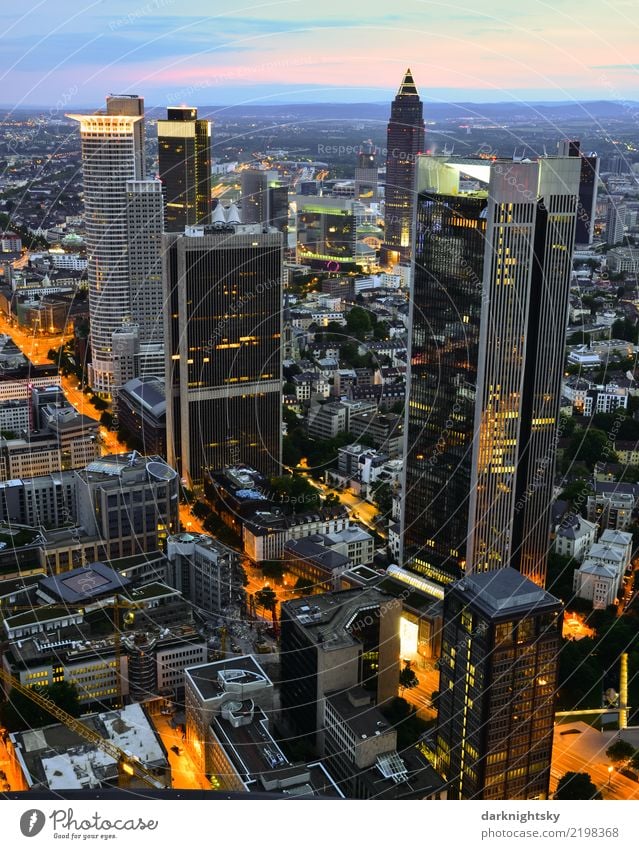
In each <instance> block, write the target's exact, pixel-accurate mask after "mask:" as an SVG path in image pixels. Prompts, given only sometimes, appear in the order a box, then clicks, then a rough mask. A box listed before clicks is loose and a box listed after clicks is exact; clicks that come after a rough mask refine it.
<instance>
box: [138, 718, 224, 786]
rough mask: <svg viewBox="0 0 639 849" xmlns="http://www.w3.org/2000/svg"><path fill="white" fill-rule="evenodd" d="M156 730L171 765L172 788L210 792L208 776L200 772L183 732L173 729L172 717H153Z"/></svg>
mask: <svg viewBox="0 0 639 849" xmlns="http://www.w3.org/2000/svg"><path fill="white" fill-rule="evenodd" d="M151 720H152V722H153V725H154V726H155V730H156V731H157V732H158V734H159V735H160V737H161V738H162V743H163V744H164V748H165V749H166V751H167V754H168V757H169V764H170V765H171V787H172V788H173V789H174V790H210V789H211V785H210V784H209V782H208V781H207V780H206V776H205V775H204V774H203V773H202V772H200V770H199V769H198V767H197V765H196V762H195V760H194V759H193V757H192V756H191V752H190V751H189V748H188V747H187V745H186V743H185V741H184V740H183V739H182V732H181V731H178V730H177V729H176V728H171V725H170V720H171V717H170V716H164V715H163V714H161V713H159V714H156V715H155V716H152V717H151ZM171 746H177V747H178V749H179V750H180V754H179V755H177V754H176V753H175V752H173V751H172V750H171Z"/></svg>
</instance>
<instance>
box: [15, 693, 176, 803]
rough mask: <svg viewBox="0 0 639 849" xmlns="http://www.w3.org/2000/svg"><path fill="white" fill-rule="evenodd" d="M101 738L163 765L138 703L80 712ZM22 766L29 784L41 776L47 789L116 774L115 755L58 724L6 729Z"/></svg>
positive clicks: (110, 778) (159, 746)
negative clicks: (23, 728) (14, 732)
mask: <svg viewBox="0 0 639 849" xmlns="http://www.w3.org/2000/svg"><path fill="white" fill-rule="evenodd" d="M82 722H83V723H84V724H85V725H88V726H89V728H91V729H93V730H94V731H97V732H98V734H100V735H101V736H102V737H103V738H104V739H105V740H108V741H110V742H111V743H112V744H114V745H115V746H117V747H118V748H120V749H122V750H123V751H126V752H127V753H129V754H130V755H133V756H134V757H136V758H138V759H139V760H140V761H141V763H142V764H143V765H144V766H146V767H147V768H148V767H152V768H157V767H164V768H166V769H168V760H167V756H166V751H165V750H164V747H163V746H162V743H161V741H160V740H159V738H158V736H157V735H156V733H155V731H154V730H153V726H152V725H151V723H150V721H149V720H148V718H147V716H146V714H145V713H144V711H143V709H142V707H141V706H140V705H139V704H131V705H127V706H126V707H124V708H122V709H121V710H114V711H108V712H106V713H96V714H91V715H88V716H83V717H82ZM11 739H12V740H13V741H14V745H15V746H16V749H17V750H18V752H19V754H20V757H21V758H22V760H23V761H24V764H25V766H26V769H27V782H28V784H29V786H32V785H34V784H36V783H40V782H44V783H46V785H47V786H48V787H49V789H51V790H70V789H81V788H89V787H99V786H100V785H101V784H102V783H104V782H111V781H114V780H115V779H116V778H117V774H118V769H117V764H116V761H115V760H114V759H113V758H111V757H110V756H109V755H107V754H105V753H103V752H101V751H100V750H99V749H97V748H96V747H95V746H93V745H92V744H90V743H87V742H86V741H85V740H84V738H82V737H80V736H79V735H78V734H76V733H74V732H73V731H71V729H69V728H67V727H66V726H65V725H62V724H55V725H47V726H45V727H44V728H38V729H33V730H29V731H23V732H19V733H16V734H12V735H11Z"/></svg>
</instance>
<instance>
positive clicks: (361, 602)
mask: <svg viewBox="0 0 639 849" xmlns="http://www.w3.org/2000/svg"><path fill="white" fill-rule="evenodd" d="M394 601H395V599H394V598H393V597H392V596H390V595H386V594H384V593H382V592H379V591H378V590H377V589H375V588H374V587H366V588H362V587H355V588H353V589H350V590H340V591H338V592H330V593H323V594H321V595H313V596H309V597H307V598H299V599H292V600H291V601H286V602H284V603H283V604H282V611H283V612H284V611H285V612H286V614H287V615H288V617H289V618H290V619H292V620H293V621H294V622H296V623H297V625H298V626H301V627H302V628H304V630H305V631H306V633H307V634H308V635H309V636H310V637H311V639H312V640H313V641H314V642H315V643H317V644H318V645H321V647H322V648H323V649H324V650H325V651H331V650H334V649H338V648H343V647H345V646H352V645H356V644H357V643H358V642H359V641H358V640H357V639H356V638H355V637H353V636H352V634H350V633H349V631H348V630H347V629H348V627H349V626H350V625H351V623H352V622H353V620H354V619H355V618H356V616H357V614H358V613H359V612H360V611H364V610H373V609H376V608H381V607H383V606H384V605H386V604H392V603H393V602H394Z"/></svg>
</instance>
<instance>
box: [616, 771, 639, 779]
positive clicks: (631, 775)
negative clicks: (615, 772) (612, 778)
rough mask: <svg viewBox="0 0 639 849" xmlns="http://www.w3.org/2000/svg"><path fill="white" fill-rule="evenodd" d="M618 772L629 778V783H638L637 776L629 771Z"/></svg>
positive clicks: (638, 777)
mask: <svg viewBox="0 0 639 849" xmlns="http://www.w3.org/2000/svg"><path fill="white" fill-rule="evenodd" d="M619 772H620V773H621V774H622V775H625V776H626V778H629V779H630V780H631V781H639V775H637V773H636V772H633V771H632V770H631V769H620V770H619Z"/></svg>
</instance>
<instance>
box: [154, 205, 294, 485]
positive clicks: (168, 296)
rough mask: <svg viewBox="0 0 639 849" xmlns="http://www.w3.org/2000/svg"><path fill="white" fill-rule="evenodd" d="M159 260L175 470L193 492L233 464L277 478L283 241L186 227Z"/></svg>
mask: <svg viewBox="0 0 639 849" xmlns="http://www.w3.org/2000/svg"><path fill="white" fill-rule="evenodd" d="M218 209H219V211H220V213H221V208H218ZM218 209H216V213H217V212H218ZM229 217H230V216H229ZM163 261H164V268H163V279H164V299H165V303H166V304H167V309H166V311H165V356H166V383H167V455H168V456H169V457H170V458H171V463H174V464H175V467H176V468H178V469H179V471H180V473H181V475H182V477H183V478H185V479H186V480H187V481H189V484H191V483H194V484H199V483H201V482H202V481H203V479H204V475H205V472H206V471H207V470H215V469H220V468H223V467H224V466H231V465H236V464H237V463H245V464H248V465H250V466H252V467H253V468H255V469H257V470H258V471H260V472H262V473H263V474H265V475H277V474H279V473H280V464H281V440H282V436H281V392H282V383H281V349H280V342H281V339H280V337H281V331H282V234H281V233H278V232H275V231H273V230H271V231H269V232H267V233H264V232H263V228H262V227H261V226H260V225H258V224H254V225H241V224H236V225H232V224H224V223H221V222H220V223H218V224H211V225H206V226H204V227H195V228H187V230H186V232H185V233H184V234H178V233H167V234H165V235H164V260H163Z"/></svg>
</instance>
